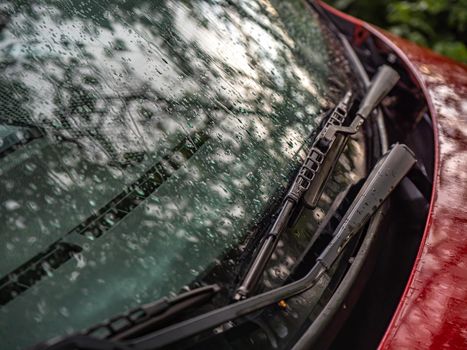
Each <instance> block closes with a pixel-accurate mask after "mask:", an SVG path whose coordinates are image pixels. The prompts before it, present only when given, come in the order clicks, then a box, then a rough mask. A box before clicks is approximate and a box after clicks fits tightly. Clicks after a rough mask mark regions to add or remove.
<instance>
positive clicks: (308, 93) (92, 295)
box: [0, 0, 349, 349]
mask: <svg viewBox="0 0 467 350" xmlns="http://www.w3.org/2000/svg"><path fill="white" fill-rule="evenodd" d="M0 6H1V10H2V13H6V14H7V15H8V21H7V24H6V26H5V27H4V28H3V29H2V31H1V32H0V48H1V50H0V52H1V53H0V69H1V71H2V74H1V76H0V128H3V129H5V130H9V131H8V135H6V134H5V135H6V136H8V137H10V138H11V134H12V131H11V130H34V138H32V139H29V140H28V141H27V142H23V141H21V140H20V139H19V138H18V140H20V141H18V142H16V141H15V144H14V146H13V148H11V150H9V151H8V152H5V154H2V155H1V156H0V208H1V209H0V222H1V229H0V234H1V237H2V241H3V242H4V244H2V245H1V247H0V304H1V305H0V323H1V324H2V325H4V326H2V329H1V330H0V337H1V338H2V340H3V344H2V345H4V348H5V349H21V348H23V347H25V346H30V345H32V344H34V343H36V342H39V341H42V340H45V339H47V338H51V337H54V336H57V335H63V334H66V333H70V332H74V331H77V330H80V329H84V328H87V327H89V326H91V325H93V324H95V323H98V322H101V321H102V320H104V319H106V318H109V317H112V316H113V315H115V314H119V313H122V312H124V311H125V310H128V309H130V308H132V307H135V306H137V305H139V304H141V303H147V302H150V301H153V300H156V299H159V298H161V297H163V296H166V295H170V294H171V293H178V292H179V291H180V290H181V289H182V288H184V287H185V286H187V285H190V284H191V283H192V282H193V281H196V280H198V279H199V278H200V277H199V276H200V275H202V274H204V273H206V271H207V270H209V269H211V268H212V267H213V266H216V265H221V264H223V263H224V257H225V256H226V254H227V253H228V252H229V251H231V250H232V249H237V248H238V247H239V246H240V244H241V243H242V242H243V241H244V240H245V239H246V236H247V234H248V232H249V229H251V227H254V226H255V225H257V224H258V223H259V222H260V220H262V218H263V217H264V214H265V213H266V212H267V210H268V208H269V207H270V206H271V205H272V204H273V203H277V201H278V200H280V196H281V195H282V193H283V191H284V190H285V189H286V187H287V184H288V183H289V182H290V177H291V175H292V174H293V173H294V171H295V170H296V169H297V166H298V165H299V164H300V158H301V157H303V155H304V154H305V149H306V147H307V145H308V143H307V140H308V137H309V135H310V133H311V132H312V131H313V130H315V129H316V127H317V126H318V125H319V123H320V122H321V119H320V118H321V117H320V116H321V115H322V113H323V111H324V110H326V109H328V108H329V107H331V106H333V105H334V104H335V103H336V101H338V99H339V98H341V97H342V93H343V92H344V91H345V90H346V89H348V86H345V85H347V83H346V82H347V81H348V80H349V69H348V67H347V65H346V61H345V60H344V58H343V56H342V53H341V52H340V51H339V50H337V49H336V47H335V44H334V43H333V42H332V40H331V39H330V38H329V33H327V32H326V31H324V30H323V28H322V27H321V24H320V23H319V22H318V19H317V18H316V17H315V16H314V15H313V14H310V13H308V12H307V9H306V8H305V7H304V5H303V4H302V3H301V2H298V1H297V2H295V1H292V2H290V3H282V2H280V1H271V2H269V1H241V2H239V3H231V2H226V3H217V2H208V1H206V2H205V1H192V2H186V3H185V2H183V3H180V2H176V1H157V2H152V1H143V0H139V1H138V0H131V1H125V2H123V1H122V2H120V1H117V0H105V1H94V0H83V1H58V2H57V1H45V2H42V3H41V4H36V3H30V2H27V1H19V2H17V1H5V2H3V3H2V5H0ZM336 81H339V82H341V83H336ZM3 129H1V130H3ZM14 132H17V131H14ZM0 136H2V140H1V142H2V144H0V146H2V145H3V143H4V142H6V141H7V140H6V138H5V140H4V138H3V134H0ZM6 136H5V137H6ZM18 137H19V136H18ZM8 140H10V139H8Z"/></svg>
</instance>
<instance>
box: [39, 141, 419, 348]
mask: <svg viewBox="0 0 467 350" xmlns="http://www.w3.org/2000/svg"><path fill="white" fill-rule="evenodd" d="M415 163H416V159H415V157H414V155H413V153H412V152H411V151H410V149H409V148H408V147H407V146H405V145H396V146H395V147H393V148H392V149H391V150H390V151H389V152H388V153H387V154H386V155H384V156H383V157H382V159H381V160H380V161H379V162H378V163H377V164H376V165H375V167H374V168H373V170H372V171H371V173H370V174H369V175H368V178H367V179H366V181H365V183H364V184H363V186H362V188H361V189H360V191H359V192H358V194H357V197H356V199H355V200H354V201H353V202H352V204H351V205H350V207H349V209H348V210H347V212H346V213H345V215H344V216H343V218H342V220H341V222H340V224H339V225H338V227H337V228H336V230H335V231H334V235H333V239H332V240H331V242H330V243H329V245H328V246H327V247H326V248H325V250H324V251H323V252H322V253H321V255H320V256H319V257H318V259H317V260H316V263H315V265H314V266H313V267H312V268H311V270H310V271H309V272H308V274H307V275H306V276H305V277H303V278H301V279H300V280H298V281H295V282H292V283H290V284H288V285H285V286H282V287H279V288H276V289H273V290H271V291H268V292H265V293H262V294H259V295H255V296H252V297H249V298H247V299H244V300H241V301H238V302H236V303H233V304H230V305H227V306H224V307H222V308H219V309H215V310H213V311H210V312H207V313H204V314H201V315H199V316H196V317H193V318H190V319H188V320H185V321H181V322H179V323H175V324H173V325H170V326H168V327H165V328H162V329H160V330H157V331H154V332H150V333H148V334H147V335H144V336H141V337H139V338H135V339H131V340H127V341H125V340H120V341H112V340H107V339H96V338H94V337H91V336H89V335H83V334H78V335H74V336H70V337H67V338H64V339H62V340H60V341H58V342H55V343H54V344H52V345H46V346H44V344H43V345H42V346H40V347H36V348H34V350H67V349H70V347H71V348H74V349H81V350H82V349H93V350H95V349H102V350H130V349H131V350H150V349H151V350H153V349H157V348H160V347H163V346H167V345H169V344H172V343H174V342H177V341H179V340H183V339H186V338H188V337H191V336H193V335H196V334H198V333H200V332H203V331H206V330H209V329H212V328H214V327H216V326H219V325H221V324H223V323H225V322H228V321H232V320H234V319H236V318H239V317H242V316H245V315H247V314H249V313H252V312H254V311H257V310H260V309H262V308H264V307H266V306H269V305H272V304H275V303H277V302H279V301H281V300H284V299H288V298H290V297H293V296H295V295H297V294H300V293H302V292H304V291H306V290H308V289H310V288H312V287H313V286H314V285H315V283H316V282H317V281H318V279H319V278H320V277H321V276H322V275H323V274H325V273H326V272H327V271H328V270H329V268H330V267H331V266H332V264H333V263H334V262H335V261H336V259H337V258H338V257H339V255H340V254H341V252H342V251H343V250H344V248H345V247H346V245H347V243H348V242H349V241H350V240H351V239H352V237H354V236H355V234H357V233H358V232H359V231H360V229H361V228H362V227H363V226H364V225H365V224H366V223H367V222H368V220H369V219H370V217H371V216H372V215H373V214H374V213H375V212H376V211H377V210H378V208H379V207H380V206H381V205H382V203H383V202H384V201H385V200H386V199H387V198H388V197H389V195H390V194H391V192H392V191H393V190H394V188H395V187H396V186H397V184H398V183H399V182H400V181H401V180H402V179H403V178H404V177H405V175H406V174H407V173H408V172H409V170H410V169H411V168H412V166H413V165H414V164H415ZM72 346H73V347H72Z"/></svg>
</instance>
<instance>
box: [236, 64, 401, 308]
mask: <svg viewBox="0 0 467 350" xmlns="http://www.w3.org/2000/svg"><path fill="white" fill-rule="evenodd" d="M398 80H399V75H398V74H397V72H396V71H395V70H393V69H392V68H390V67H389V66H383V67H382V68H380V69H379V71H378V73H377V74H376V76H375V77H374V79H373V81H372V84H371V85H370V88H369V90H368V91H367V93H366V94H365V96H364V98H363V100H362V102H361V104H360V107H359V109H358V111H357V113H356V116H355V118H354V119H353V121H352V123H351V124H350V125H349V126H344V122H345V119H346V117H347V114H348V112H349V110H350V107H351V105H350V103H351V98H352V96H351V93H350V92H348V93H347V94H346V95H345V97H344V98H343V99H342V101H341V102H340V103H339V104H338V105H337V107H336V108H335V109H334V111H333V112H332V114H331V116H330V117H329V119H328V121H327V122H326V124H325V126H324V127H323V129H322V130H321V132H320V133H319V134H318V136H317V138H316V141H315V143H314V144H313V146H312V147H311V150H310V151H309V153H308V155H307V157H306V159H305V161H304V163H303V165H302V167H301V168H300V170H299V172H298V175H297V177H296V178H295V180H294V182H293V184H292V186H291V187H290V190H289V192H288V193H287V195H286V197H285V199H284V201H283V203H282V206H281V209H280V211H279V214H278V215H277V217H276V218H275V220H274V223H273V224H272V226H271V228H270V229H269V231H268V232H267V234H266V237H265V239H264V240H263V241H262V244H261V247H260V248H259V250H258V254H257V255H256V256H255V258H254V260H253V262H252V264H251V265H250V268H249V269H248V271H247V273H246V275H245V277H244V279H243V281H242V283H241V284H240V286H239V287H238V288H237V291H236V294H235V296H234V299H235V300H240V299H244V298H246V297H247V296H248V295H250V294H251V292H252V291H253V290H254V288H255V286H256V284H257V283H258V280H259V278H260V277H261V275H262V273H263V271H264V268H265V266H266V264H267V262H268V261H269V259H270V257H271V255H272V253H273V251H274V249H275V247H276V244H277V242H278V240H279V237H280V235H281V234H282V232H283V231H284V230H285V228H286V227H287V224H288V223H289V221H290V218H291V217H292V214H293V213H294V211H295V209H296V208H297V207H298V206H299V205H300V204H304V205H306V206H308V207H315V206H316V204H317V202H318V200H319V198H320V197H321V194H322V191H323V189H324V187H325V185H326V183H327V180H328V179H329V174H330V173H331V172H332V170H333V168H334V166H335V164H336V161H337V159H338V158H339V156H340V154H341V153H342V151H343V150H344V147H345V145H346V144H347V140H348V137H349V135H352V134H355V133H356V132H358V130H359V129H360V127H361V125H362V124H363V123H364V121H365V120H366V119H367V118H368V116H369V115H370V113H371V112H372V111H373V110H374V109H375V107H376V106H377V105H378V104H379V103H380V102H381V100H382V99H383V98H384V97H385V96H386V95H387V93H388V92H389V91H390V90H391V89H392V88H393V86H394V85H395V84H396V83H397V81H398Z"/></svg>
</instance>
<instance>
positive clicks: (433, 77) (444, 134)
mask: <svg viewBox="0 0 467 350" xmlns="http://www.w3.org/2000/svg"><path fill="white" fill-rule="evenodd" d="M323 7H325V8H326V9H327V10H328V11H332V12H333V13H335V14H337V15H339V16H340V17H341V18H343V19H344V20H347V21H350V22H352V23H354V24H355V25H356V28H357V27H358V28H360V29H359V30H361V28H363V29H366V30H367V31H368V32H369V33H371V35H373V36H374V37H375V39H376V40H379V41H380V42H383V43H384V44H386V45H387V46H389V47H391V48H392V49H393V50H394V53H395V54H396V55H397V56H399V58H400V59H401V60H402V61H403V62H405V65H406V67H407V69H408V70H410V72H411V74H412V75H413V77H414V78H415V79H416V81H417V83H418V85H419V86H420V88H421V89H422V90H423V92H424V94H425V96H426V99H427V102H428V106H429V110H430V114H431V116H432V118H433V122H434V123H433V124H434V133H435V174H434V184H433V195H432V199H431V204H430V211H429V214H428V220H427V223H426V227H425V232H424V235H423V239H422V242H421V246H420V250H419V253H418V255H417V258H416V261H415V263H414V266H413V270H412V273H411V276H410V279H409V281H408V283H407V286H406V289H405V291H404V294H403V296H402V297H401V300H400V302H399V306H398V308H397V311H396V312H395V314H394V316H393V319H392V321H391V324H390V325H389V327H388V329H387V331H386V334H385V336H384V338H383V339H382V341H381V343H380V345H379V349H381V350H382V349H384V350H386V349H467V205H466V204H467V66H465V65H462V64H460V63H457V62H455V61H452V60H450V59H448V58H445V57H442V56H440V55H437V54H435V53H433V52H431V51H430V50H427V49H424V48H422V47H419V46H417V45H415V44H413V43H410V42H408V41H406V40H403V39H401V38H398V37H396V36H394V35H392V34H389V33H387V32H385V31H382V30H380V29H377V28H376V27H373V26H371V25H369V24H367V23H365V22H362V21H361V20H357V19H354V18H353V17H350V16H348V15H345V14H342V13H340V12H338V11H336V10H334V9H332V8H330V7H329V6H327V5H325V4H323Z"/></svg>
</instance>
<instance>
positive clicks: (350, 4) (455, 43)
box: [327, 0, 467, 63]
mask: <svg viewBox="0 0 467 350" xmlns="http://www.w3.org/2000/svg"><path fill="white" fill-rule="evenodd" d="M327 2H328V3H330V4H331V5H332V6H334V7H336V8H338V9H340V10H343V11H345V12H347V13H350V14H352V15H354V16H356V17H358V18H361V19H363V20H365V21H368V22H370V23H374V24H376V25H378V26H380V27H382V28H385V29H388V30H390V31H391V32H393V33H394V34H396V35H399V36H402V37H404V38H407V39H409V40H411V41H414V42H416V43H418V44H420V45H423V46H427V47H430V48H431V49H433V50H435V51H437V52H439V53H441V54H442V55H445V56H449V57H451V58H453V59H455V60H458V61H461V62H464V63H467V33H466V29H467V0H415V1H414V0H405V1H403V0H327Z"/></svg>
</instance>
